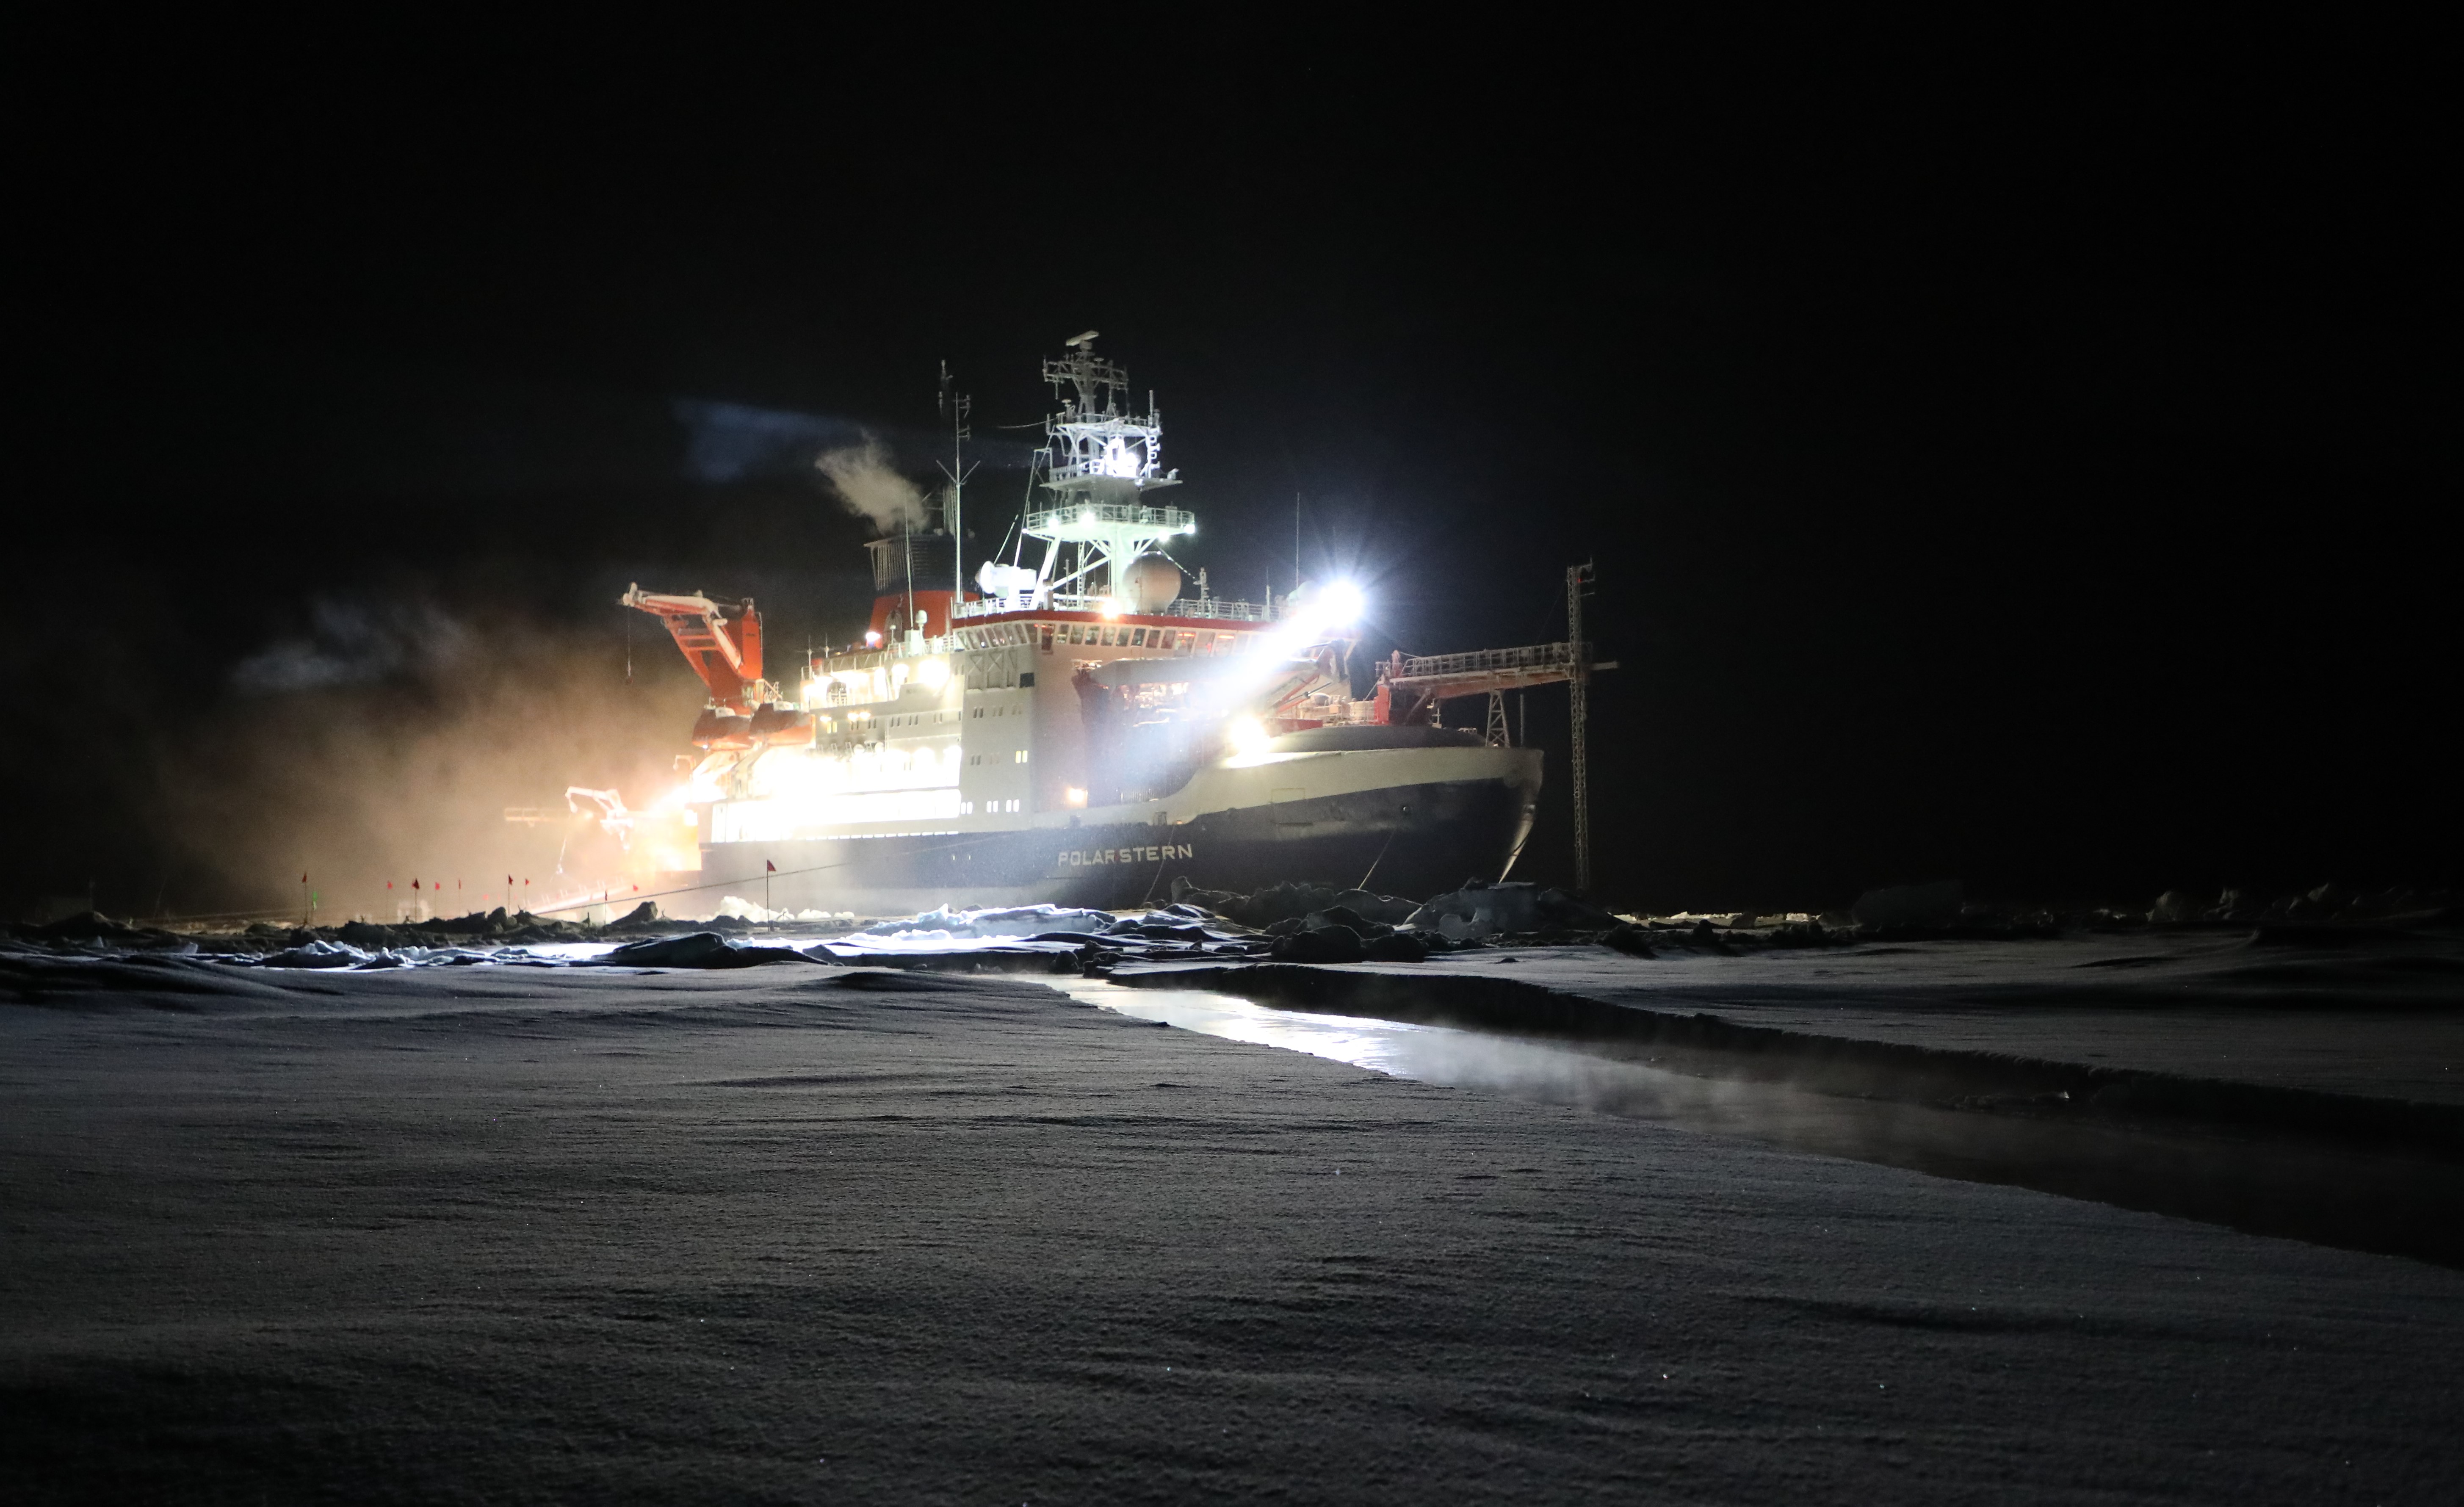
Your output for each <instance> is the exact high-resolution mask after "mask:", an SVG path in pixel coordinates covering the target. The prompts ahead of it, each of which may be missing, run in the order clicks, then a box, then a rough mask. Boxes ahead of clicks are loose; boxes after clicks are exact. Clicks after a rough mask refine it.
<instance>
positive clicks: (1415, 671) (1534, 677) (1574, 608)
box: [1377, 560, 1617, 891]
mask: <svg viewBox="0 0 2464 1507" xmlns="http://www.w3.org/2000/svg"><path fill="white" fill-rule="evenodd" d="M1597 577H1598V572H1597V569H1596V568H1595V565H1594V564H1593V562H1591V561H1589V560H1586V561H1584V562H1583V563H1582V564H1580V565H1573V566H1569V567H1568V568H1567V570H1566V642H1564V643H1563V644H1525V645H1523V646H1522V647H1520V648H1510V649H1475V650H1473V651H1472V652H1470V653H1467V654H1418V655H1407V654H1404V653H1403V652H1401V651H1400V650H1397V652H1396V653H1395V654H1394V655H1393V657H1391V658H1390V659H1388V660H1386V661H1385V662H1384V663H1382V664H1380V665H1379V666H1377V699H1378V703H1379V704H1380V705H1381V706H1382V707H1384V708H1385V711H1384V712H1383V714H1382V717H1383V720H1385V721H1389V722H1396V723H1402V722H1414V721H1431V722H1434V721H1436V720H1437V711H1438V707H1437V704H1438V703H1440V702H1442V701H1453V700H1456V699H1458V698H1462V697H1466V696H1486V697H1487V698H1488V719H1487V741H1488V743H1489V746H1490V747H1492V748H1507V747H1509V746H1511V744H1512V742H1513V740H1512V739H1511V738H1510V737H1509V736H1508V735H1507V721H1506V692H1507V691H1509V690H1512V691H1517V692H1520V691H1523V690H1527V689H1529V688H1532V687H1535V686H1553V685H1556V684H1557V683H1558V682H1559V681H1563V682H1565V683H1566V694H1567V710H1568V712H1569V715H1570V720H1571V721H1572V723H1573V727H1572V729H1571V734H1572V736H1571V742H1572V753H1573V766H1574V769H1573V774H1574V780H1573V784H1574V884H1575V886H1576V887H1577V888H1579V889H1583V890H1586V891H1588V890H1589V889H1590V888H1591V887H1592V789H1591V782H1592V761H1591V753H1590V748H1589V732H1590V729H1589V723H1590V721H1591V687H1592V677H1593V676H1594V675H1595V674H1598V673H1599V672H1600V671H1602V670H1610V669H1615V668H1617V661H1615V660H1595V659H1594V658H1592V645H1591V644H1589V643H1587V642H1586V641H1585V640H1584V638H1583V598H1584V596H1585V594H1587V593H1588V592H1589V591H1590V590H1591V588H1592V584H1593V582H1594V581H1595V579H1597Z"/></svg>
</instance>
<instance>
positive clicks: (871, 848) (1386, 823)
mask: <svg viewBox="0 0 2464 1507" xmlns="http://www.w3.org/2000/svg"><path fill="white" fill-rule="evenodd" d="M1500 752H1508V751H1500ZM1511 752H1513V753H1520V752H1522V751H1511ZM1515 763H1516V766H1517V767H1516V768H1515V769H1514V771H1513V775H1512V777H1485V778H1470V779H1438V780H1429V781H1422V782H1416V783H1409V784H1394V785H1381V786H1375V787H1372V788H1364V789H1353V790H1348V791H1344V792H1341V793H1337V794H1330V795H1324V796H1315V797H1305V798H1298V799H1288V800H1280V801H1275V802H1272V803H1265V804H1258V805H1248V806H1238V807H1230V808H1225V809H1219V810H1212V811H1199V812H1193V813H1190V814H1188V815H1186V816H1185V817H1183V816H1178V815H1167V816H1166V818H1165V819H1160V820H1158V819H1140V820H1108V819H1101V817H1103V816H1106V815H1110V814H1109V813H1105V814H1096V815H1095V817H1093V818H1090V819H1083V820H1081V821H1080V822H1078V823H1077V824H1075V825H1069V826H1037V827H1030V828H1024V829H1013V830H1009V831H1001V832H978V833H970V832H946V831H945V832H917V833H912V834H888V833H885V834H879V835H871V836H865V837H848V838H816V839H791V840H784V841H742V842H716V843H710V844H707V845H705V846H704V847H703V849H702V861H703V869H702V874H701V878H700V883H699V884H698V885H695V886H694V888H693V891H692V892H691V893H690V894H689V895H684V896H677V897H674V898H673V899H672V900H671V906H670V908H671V909H676V910H686V909H691V908H694V907H696V906H698V907H699V908H703V909H708V908H712V907H715V906H716V905H717V903H718V902H719V900H720V899H722V898H723V897H725V896H727V895H735V896H738V897H741V898H743V899H745V900H748V901H751V902H753V903H756V904H759V905H763V906H768V907H771V908H774V909H783V910H791V911H802V910H825V911H833V912H835V911H853V912H855V913H856V914H858V915H876V916H877V915H888V914H894V913H900V912H911V913H912V912H914V911H920V910H927V909H931V908H934V907H935V906H957V907H974V906H1017V905H1032V904H1038V903H1046V902H1048V903H1051V904H1056V905H1067V906H1088V907H1092V908H1098V909H1118V908H1125V907H1133V906H1139V905H1145V904H1160V903H1162V902H1163V901H1166V900H1169V899H1170V898H1171V896H1172V890H1173V885H1174V881H1176V880H1186V881H1187V882H1188V883H1189V884H1190V885H1196V886H1197V887H1199V888H1201V889H1224V890H1233V891H1237V892H1241V893H1248V892H1251V891H1254V890H1256V889H1260V888H1263V887H1265V885H1272V884H1277V883H1281V882H1285V881H1293V880H1298V881H1305V882H1309V883H1313V884H1322V885H1332V886H1334V887H1337V888H1345V887H1352V886H1363V887H1368V888H1372V889H1375V890H1377V891H1379V892H1381V893H1388V894H1399V895H1409V896H1412V897H1414V898H1416V899H1417V898H1425V897H1426V896H1428V895H1431V894H1435V893H1438V892H1440V891H1443V890H1448V889H1452V888H1454V887H1456V886H1458V885H1461V884H1463V881H1464V880H1466V879H1473V878H1479V879H1495V878H1499V877H1501V876H1503V875H1504V874H1505V873H1506V871H1507V869H1508V868H1509V867H1510V866H1511V865H1512V863H1513V862H1514V859H1515V856H1516V854H1517V853H1518V852H1519V851H1520V850H1521V847H1522V844H1523V841H1524V839H1525V838H1526V836H1528V834H1529V831H1530V825H1531V812H1532V803H1533V798H1534V797H1535V795H1536V792H1537V787H1538V779H1537V768H1536V765H1537V759H1536V757H1535V758H1531V759H1529V766H1530V767H1529V769H1528V772H1527V770H1526V769H1525V768H1524V767H1523V765H1524V761H1523V760H1516V761H1515ZM1286 777H1288V776H1286ZM774 868H775V872H773V869H774Z"/></svg>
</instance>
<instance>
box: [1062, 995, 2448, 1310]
mask: <svg viewBox="0 0 2464 1507" xmlns="http://www.w3.org/2000/svg"><path fill="white" fill-rule="evenodd" d="M1055 983H1056V984H1057V985H1058V987H1061V988H1063V989H1066V990H1067V991H1068V992H1069V993H1070V994H1073V995H1074V996H1076V997H1077V998H1079V999H1082V1000H1084V1001H1086V1002H1088V1003H1089V1004H1094V1005H1100V1006H1102V1007H1103V1008H1105V1009H1107V1010H1112V1011H1117V1012H1119V1013H1120V1014H1122V1015H1126V1016H1133V1017H1134V1018H1137V1019H1142V1020H1155V1021H1160V1022H1163V1023H1165V1024H1168V1025H1173V1026H1178V1027H1180V1028H1182V1029H1184V1030H1189V1031H1199V1032H1203V1033H1205V1034H1207V1035H1209V1036H1218V1037H1229V1038H1230V1039H1233V1040H1236V1041H1253V1042H1258V1043H1261V1044H1263V1045H1266V1046H1277V1047H1284V1048H1287V1049H1288V1050H1291V1051H1295V1052H1307V1053H1309V1054H1311V1055H1312V1056H1316V1057H1325V1058H1331V1059H1335V1060H1337V1061H1343V1062H1350V1063H1353V1064H1354V1065H1356V1066H1360V1067H1365V1068H1369V1069H1372V1070H1374V1071H1376V1072H1380V1073H1388V1074H1392V1075H1394V1076H1395V1077H1397V1078H1411V1079H1419V1080H1422V1081H1427V1082H1433V1083H1444V1084H1450V1085H1454V1086H1458V1087H1463V1088H1472V1089H1480V1090H1485V1091H1488V1092H1492V1093H1502V1094H1507V1095H1510V1096H1512V1097H1515V1098H1518V1099H1528V1100H1532V1101H1535V1102H1538V1103H1552V1104H1568V1105H1573V1106H1576V1107H1579V1108H1584V1109H1590V1110H1595V1111H1597V1112H1599V1113H1603V1114H1612V1115H1618V1116H1622V1117H1624V1118H1627V1119H1634V1120H1649V1121H1655V1122H1658V1123H1660V1124H1662V1125H1670V1126H1673V1127H1675V1128H1678V1129H1682V1130H1687V1131H1694V1132H1698V1133H1702V1134H1706V1135H1719V1136H1730V1137H1736V1138H1740V1139H1744V1140H1748V1141H1754V1142H1759V1143H1761V1144H1763V1145H1766V1146H1771V1147H1783V1148H1785V1149H1788V1150H1792V1151H1805V1152H1812V1153H1814V1154H1815V1155H1820V1156H1837V1157H1846V1158H1850V1159H1852V1160H1855V1161H1859V1162H1872V1163H1878V1164H1881V1165H1882V1166H1886V1167H1899V1168H1909V1169H1911V1170H1914V1171H1919V1172H1925V1173H1930V1174H1932V1175H1933V1176H1937V1177H1951V1178H1960V1179H1963V1180H1966V1181H1969V1182H1980V1183H2007V1184H2013V1185H2015V1186H2018V1187H2023V1188H2033V1189H2035V1190H2040V1191H2043V1192H2049V1193H2058V1194H2061V1195H2062V1196H2064V1197H2070V1198H2083V1199H2092V1200H2095V1201H2098V1202H2101V1203H2107V1204H2113V1205H2116V1206H2119V1207H2121V1208H2124V1209H2137V1210H2144V1211H2147V1212H2154V1213H2161V1214H2171V1215H2175V1216H2177V1217H2181V1218H2186V1219H2198V1220H2203V1221H2206V1222H2209V1223H2212V1224H2221V1225H2229V1226H2231V1227H2233V1228H2234V1229H2237V1230H2243V1231H2247V1232H2250V1233H2252V1234H2266V1235H2279V1236H2285V1237H2288V1238H2292V1239H2298V1240H2308V1241H2312V1242H2315V1243H2318V1244H2322V1245H2333V1246H2341V1247H2344V1248H2347V1249H2351V1250H2359V1251H2372V1252H2378V1253H2381V1254H2385V1255H2391V1256H2411V1257H2415V1258H2417V1259H2421V1260H2426V1261H2432V1262H2436V1263H2438V1264H2441V1265H2446V1266H2458V1267H2464V1163H2459V1162H2458V1161H2456V1160H2455V1159H2453V1157H2450V1156H2446V1155H2441V1154H2437V1153H2436V1152H2434V1151H2431V1150H2428V1149H2423V1148H2411V1147H2403V1146H2393V1145H2388V1144H2386V1143H2384V1142H2374V1143H2363V1142H2360V1141H2356V1140H2352V1139H2347V1138H2338V1137H2333V1136H2327V1135H2321V1134H2316V1133H2274V1132H2270V1131H2268V1130H2265V1129H2263V1128H2257V1129H2254V1128H2252V1127H2249V1126H2246V1125H2245V1126H2232V1127H2223V1126H2218V1127H2213V1128H2208V1127H2201V1126H2198V1125H2184V1124H2180V1123H2168V1124H2164V1125H2131V1124H2124V1123H2114V1122H2112V1121H2108V1120H2098V1119H2089V1118H2084V1117H2081V1116H2079V1115H2078V1114H2076V1113H2074V1112H2071V1111H2070V1109H2069V1108H2068V1106H2066V1105H2063V1104H2061V1103H2044V1104H2033V1103H1975V1102H1963V1103H1944V1102H1941V1101H1940V1100H1939V1099H1938V1098H1937V1099H1934V1100H1931V1101H1928V1100H1925V1099H1921V1098H1894V1097H1890V1095H1889V1088H1888V1085H1887V1084H1882V1085H1878V1088H1879V1091H1878V1092H1875V1093H1869V1094H1859V1095H1853V1096H1852V1095H1845V1094H1837V1093H1816V1092H1813V1091H1811V1090H1809V1089H1806V1088H1803V1087H1798V1086H1794V1085H1793V1084H1790V1083H1788V1082H1785V1081H1771V1080H1770V1078H1769V1077H1768V1069H1767V1066H1766V1065H1763V1064H1757V1067H1758V1068H1759V1069H1760V1073H1759V1075H1758V1076H1750V1077H1749V1076H1745V1067H1746V1064H1744V1063H1740V1064H1739V1068H1740V1072H1739V1075H1738V1076H1734V1077H1724V1076H1720V1075H1719V1074H1718V1072H1717V1071H1716V1063H1714V1064H1711V1066H1712V1070H1711V1071H1709V1072H1705V1071H1704V1069H1705V1059H1704V1058H1703V1057H1702V1056H1701V1055H1699V1054H1698V1055H1695V1056H1693V1057H1690V1058H1688V1059H1686V1065H1687V1067H1688V1069H1689V1071H1686V1072H1674V1071H1670V1070H1669V1069H1667V1068H1665V1067H1662V1066H1658V1065H1654V1064H1653V1063H1652V1062H1651V1061H1649V1060H1647V1059H1633V1058H1627V1057H1619V1056H1616V1055H1610V1054H1611V1053H1613V1052H1614V1051H1615V1050H1616V1049H1615V1048H1603V1049H1602V1050H1599V1051H1594V1050H1588V1049H1586V1048H1584V1047H1583V1046H1580V1045H1574V1044H1569V1043H1567V1042H1565V1041H1563V1040H1534V1039H1530V1038H1527V1037H1514V1036H1508V1035H1502V1034H1497V1033H1492V1032H1487V1031H1473V1030H1465V1029H1461V1028H1458V1027H1453V1026H1441V1025H1417V1024H1412V1023H1408V1022H1404V1021H1397V1020H1382V1019H1375V1018H1370V1017H1365V1016H1349V1015H1323V1014H1315V1013H1311V1012H1309V1011H1306V1010H1300V1009H1293V1008H1288V1007H1285V1006H1279V1005H1274V1004H1266V1003H1262V1002H1259V1001H1256V1000H1250V999H1244V998H1242V997H1239V996H1237V995H1233V994H1219V993H1214V992H1211V991H1205V990H1177V989H1149V988H1129V987H1124V986H1122V985H1117V984H1111V983H1106V982H1100V981H1071V982H1062V981H1059V980H1055ZM1934 1086H1936V1087H1938V1085H1934Z"/></svg>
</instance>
